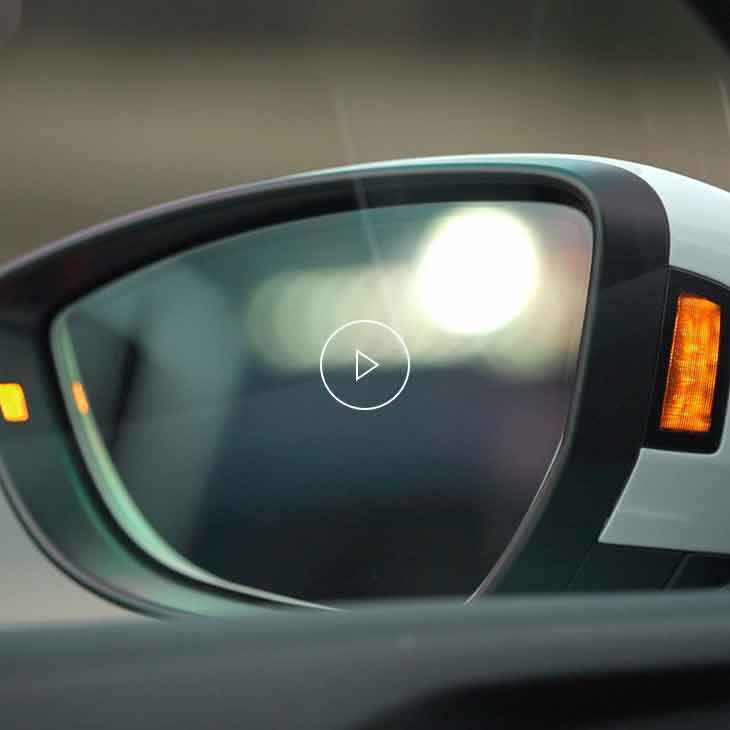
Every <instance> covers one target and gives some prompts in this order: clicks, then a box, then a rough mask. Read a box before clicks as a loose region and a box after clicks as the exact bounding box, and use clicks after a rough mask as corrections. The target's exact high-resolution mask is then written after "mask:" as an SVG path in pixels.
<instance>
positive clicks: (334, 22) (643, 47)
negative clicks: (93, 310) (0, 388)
mask: <svg viewBox="0 0 730 730" xmlns="http://www.w3.org/2000/svg"><path fill="white" fill-rule="evenodd" d="M3 2H8V7H11V5H12V2H9V0H0V5H2V4H3ZM16 3H17V0H16ZM17 4H18V5H19V3H17ZM18 15H19V16H20V24H19V28H18V29H17V32H15V33H14V34H13V35H12V37H11V38H10V39H6V40H5V41H4V43H3V44H2V47H0V215H1V221H2V225H1V227H0V261H4V260H7V259H8V258H10V257H11V256H13V255H15V254H18V253H20V252H23V251H27V250H29V249H32V248H34V247H37V246H39V245H42V244H43V243H45V242H47V241H49V240H52V239H54V238H57V237H59V236H61V235H64V234H66V233H69V232H72V231H74V230H76V229H78V228H81V227H84V226H88V225H90V224H93V223H96V222H99V221H101V220H104V219H107V218H109V217H112V216H116V215H119V214H122V213H125V212H127V211H130V210H133V209H136V208H140V207H144V206H149V205H154V204H156V203H160V202H163V201H166V200H169V199H173V198H177V197H181V196H185V195H189V194H192V193H198V192H202V191H205V190H208V189H211V188H219V187H224V186H227V185H234V184H237V183H242V182H247V181H253V180H257V179H261V178H267V177H271V176H276V175H284V174H287V173H291V172H299V171H304V170H308V169H312V168H320V167H325V166H331V165H339V164H342V163H346V162H353V161H367V160H378V159H384V158H393V157H406V156H418V155H434V154H452V153H471V152H485V153H486V152H505V151H520V152H535V151H541V152H548V151H549V152H575V153H590V154H600V155H609V156H614V157H621V158H627V159H632V160H639V161H643V162H647V163H651V164H655V165H659V166H664V167H668V168H670V169H674V170H678V171H681V172H684V173H686V174H689V175H692V176H695V177H698V178H701V179H704V180H707V181H709V182H712V183H714V184H717V185H720V186H724V187H730V132H729V131H728V119H729V118H730V103H728V98H727V93H726V90H725V89H726V88H727V86H729V85H730V56H729V55H728V54H727V52H726V51H725V50H724V49H723V48H722V47H721V46H720V44H719V43H718V42H717V41H716V40H715V38H714V37H713V36H712V35H710V33H709V31H708V30H707V29H706V27H705V26H704V25H703V24H702V23H701V22H700V20H699V19H698V18H697V17H695V16H694V15H693V14H692V12H691V11H690V10H689V9H688V8H687V7H686V6H685V5H684V4H682V3H681V2H674V1H672V0H659V1H654V2H642V3H637V2H636V1H635V0H633V1H626V0H613V2H610V3H597V2H583V1H582V0H573V1H570V0H540V1H536V2H514V0H511V1H504V0H498V1H488V0H487V1H485V0H481V1H480V0H449V2H443V1H440V0H369V2H367V3H350V2H342V0H340V2H325V1H324V0H321V1H318V2H291V1H287V0H266V2H255V3H252V2H244V1H241V0H179V1H178V2H170V1H169V0H157V1H156V2H149V0H125V2H123V3H117V2H114V3H112V2H108V3H107V2H100V0H77V1H74V0H69V1H68V2H63V3H59V2H55V1H53V0H36V1H29V2H26V3H25V4H24V5H23V6H22V13H20V14H18V13H16V12H14V11H13V10H12V8H11V9H10V10H6V11H5V12H4V13H0V23H1V22H3V18H5V21H4V22H5V24H6V26H7V28H10V25H11V24H13V23H14V24H15V25H17V18H18ZM7 28H6V33H5V35H6V36H7V35H10V34H11V32H12V29H11V30H7ZM2 38H3V34H2V33H0V39H2Z"/></svg>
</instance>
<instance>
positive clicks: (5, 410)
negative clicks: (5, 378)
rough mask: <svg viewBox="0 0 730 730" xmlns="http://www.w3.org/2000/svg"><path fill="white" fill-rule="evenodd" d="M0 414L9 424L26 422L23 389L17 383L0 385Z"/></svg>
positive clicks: (26, 405) (26, 407) (26, 406)
mask: <svg viewBox="0 0 730 730" xmlns="http://www.w3.org/2000/svg"><path fill="white" fill-rule="evenodd" d="M0 413H2V414H3V418H4V419H5V420H6V421H10V423H21V422H22V421H27V420H28V418H29V415H28V404H27V403H26V401H25V393H24V392H23V388H22V387H21V386H20V385H18V383H0Z"/></svg>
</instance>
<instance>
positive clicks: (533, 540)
mask: <svg viewBox="0 0 730 730" xmlns="http://www.w3.org/2000/svg"><path fill="white" fill-rule="evenodd" d="M484 199H489V200H512V199H530V200H540V201H558V202H568V204H570V205H572V206H575V207H578V208H579V209H580V210H582V211H583V212H584V213H585V214H586V215H587V216H588V218H589V219H590V221H591V223H592V226H593V231H594V251H593V258H592V267H591V273H590V286H589V292H588V302H587V307H586V315H585V324H584V330H583V335H582V341H581V346H580V352H579V356H578V365H577V376H576V383H575V389H574V395H573V399H572V403H571V406H570V411H569V415H568V420H567V426H566V430H565V433H564V436H563V439H562V442H561V444H560V447H559V449H558V451H557V453H556V455H555V458H554V460H553V462H552V464H551V466H550V469H549V472H548V474H547V477H546V478H545V480H544V482H543V484H542V486H541V487H540V490H539V492H538V494H537V496H536V498H535V500H534V501H533V503H532V505H531V507H530V509H529V511H528V513H527V515H526V517H525V518H524V520H523V521H522V524H521V525H520V527H519V529H518V531H517V534H516V535H515V537H514V538H513V540H512V541H511V543H510V544H509V546H508V548H507V550H506V552H505V553H504V555H503V556H502V558H501V559H500V560H499V561H498V562H497V564H496V565H495V566H494V568H493V569H492V570H491V571H490V573H489V574H488V575H486V576H485V579H484V581H483V582H482V584H481V585H480V587H479V588H478V589H477V591H476V592H475V593H474V595H473V596H472V599H475V598H477V597H480V596H483V595H487V594H490V593H494V592H502V593H505V592H507V593H514V592H546V591H562V590H592V589H601V590H610V589H622V588H644V589H650V588H661V587H663V586H664V585H665V584H666V583H667V582H668V581H669V580H670V579H671V578H672V576H673V575H675V573H676V572H677V570H678V569H679V567H680V565H681V564H682V563H683V561H684V560H685V559H686V558H687V556H688V554H689V553H691V552H692V551H695V550H698V549H699V550H703V549H707V547H706V545H704V546H703V545H697V544H696V543H695V542H693V541H692V540H690V539H685V537H686V535H687V534H689V533H688V532H687V531H685V532H684V533H683V532H682V528H681V527H680V528H677V525H678V524H679V523H680V522H681V518H682V515H678V519H677V520H675V521H674V522H672V521H671V520H666V519H665V520H664V522H663V523H662V522H661V518H662V516H661V514H660V510H661V502H659V501H658V500H659V499H660V485H661V484H662V483H663V482H662V480H666V479H667V478H668V477H667V474H668V473H674V474H676V476H675V477H674V478H673V481H672V494H673V495H675V496H676V500H675V505H676V509H677V510H684V511H686V510H690V511H692V514H693V517H692V519H693V520H694V524H695V528H697V526H698V525H699V523H698V522H697V520H699V519H708V514H710V516H712V518H713V519H714V520H715V522H714V523H713V524H719V523H718V522H717V521H718V520H720V519H721V517H722V515H724V511H723V510H718V508H717V504H718V503H717V501H715V502H714V503H712V502H711V500H718V499H720V500H722V495H720V489H719V478H720V474H721V473H722V464H723V459H724V457H723V456H722V455H723V453H724V449H723V448H722V444H721V438H720V437H721V435H722V432H723V428H724V411H725V406H726V402H727V386H728V382H727V381H728V377H727V350H728V347H727V342H728V337H727V332H726V329H727V328H726V327H725V326H724V321H725V318H726V316H727V289H726V286H727V285H728V284H730V258H728V256H727V254H726V253H725V251H724V249H723V246H724V241H723V240H722V239H723V231H724V230H725V228H726V227H727V225H728V224H730V220H726V219H727V218H730V215H729V214H728V213H726V212H725V211H727V210H728V194H727V193H725V192H723V191H719V190H716V189H714V188H711V187H710V186H707V185H703V184H702V183H698V182H696V181H692V180H689V179H687V178H683V177H681V176H679V175H674V174H672V173H668V172H664V171H661V170H656V169H654V168H649V167H645V166H642V165H637V164H633V163H623V162H618V161H613V160H603V159H599V158H585V157H573V156H559V155H514V156H509V155H497V156H472V157H463V158H435V159H426V160H413V161H403V162H392V163H382V164H374V165H363V166H358V167H352V168H344V169H340V170H333V171H325V172H320V173H314V174H308V175H298V176H294V177H291V178H285V179H281V180H275V181H272V182H266V183H260V184H255V185H247V186H242V187H240V188H234V189H229V190H224V191H220V192H215V193H210V194H207V195H202V196H198V197H195V198H191V199H188V200H184V201H180V202H177V203H172V204H169V205H165V206H161V207H159V208H155V209H152V210H148V211H143V212H141V213H137V214H133V215H130V216H126V217H124V218H121V219H118V220H116V221H113V222H111V223H109V224H105V225H102V226H97V227H95V228H92V229H89V230H87V231H84V232H82V233H80V234H78V235H75V236H72V237H69V238H67V239H63V240H62V241H59V242H58V243H56V244H53V245H51V246H50V247H48V248H46V249H43V250H41V251H39V252H37V253H35V254H33V255H32V256H29V257H27V258H25V259H22V260H20V261H18V262H17V263H14V264H12V265H11V266H10V267H8V268H6V269H4V270H3V271H2V273H1V275H0V312H1V313H2V314H1V315H0V351H2V352H3V361H2V364H0V382H3V383H17V384H19V385H20V386H21V387H22V389H23V393H24V396H25V399H26V402H27V408H28V413H29V418H28V419H27V420H24V421H22V422H12V421H10V420H7V419H5V420H1V421H0V476H1V477H2V482H3V486H4V488H5V491H6V494H7V496H8V498H9V499H10V501H11V503H12V504H13V506H14V507H15V509H16V511H17V513H18V515H19V516H20V518H21V519H22V521H23V523H24V524H25V526H26V528H27V529H28V531H29V532H30V534H31V535H32V536H33V537H34V539H35V540H36V541H37V542H38V544H39V545H40V546H41V548H42V549H44V550H45V552H46V553H47V554H48V555H49V556H50V557H51V558H52V559H53V560H54V561H55V562H56V563H57V564H58V565H59V566H60V567H61V568H63V569H64V570H65V571H66V572H67V573H68V574H69V575H71V576H72V577H74V578H75V579H77V580H78V581H80V582H81V583H83V584H84V585H86V586H87V587H89V588H91V589H92V590H94V591H96V592H98V593H100V594H102V595H104V596H106V597H108V598H111V599H112V600H115V601H117V602H119V603H122V604H124V605H127V606H129V607H131V608H134V609H136V610H139V611H143V612H148V613H152V614H163V615H164V614H168V613H178V612H183V613H199V614H204V615H212V614H215V615H218V614H222V613H229V612H237V611H240V610H242V609H246V608H248V609H249V610H250V609H251V608H252V606H254V605H258V606H261V605H267V604H269V603H271V602H272V599H271V598H270V597H268V596H264V595H261V594H259V593H257V592H255V591H251V592H248V593H246V592H244V595H242V592H241V591H234V590H230V589H229V588H228V587H226V586H220V585H218V586H216V585H211V584H209V583H206V581H205V580H201V579H199V578H196V577H195V576H190V575H184V574H182V573H181V572H179V571H176V570H174V569H172V568H170V567H169V566H166V565H164V564H162V563H161V562H160V561H159V560H155V559H154V558H153V557H151V556H150V555H149V554H147V553H145V552H144V551H143V550H141V549H140V548H139V546H138V545H136V544H135V543H134V542H133V541H132V540H130V539H129V536H128V535H127V534H125V532H124V530H122V529H121V528H120V526H119V524H118V523H117V521H116V520H115V519H114V518H113V517H112V515H111V514H110V512H109V510H108V509H107V507H106V506H105V505H104V503H103V501H102V500H101V499H100V498H99V494H98V493H97V492H96V490H95V488H94V485H93V480H92V479H91V476H90V474H89V472H88V469H87V466H86V464H85V463H84V459H83V456H82V454H81V453H80V450H79V445H78V442H77V440H76V438H75V437H74V434H73V430H72V428H71V424H70V421H69V417H68V414H67V411H66V409H65V407H64V400H63V394H62V393H61V389H60V386H59V382H58V381H57V380H56V378H55V376H54V372H53V361H52V355H51V351H50V343H49V328H50V324H51V321H52V320H53V318H54V316H55V315H56V314H57V313H58V312H59V311H60V310H61V309H62V308H64V307H66V306H67V305H69V304H70V303H72V302H74V301H75V300H77V299H79V298H80V297H82V296H84V295H86V294H87V293H89V292H90V291H92V290H94V289H96V288H98V287H100V286H102V285H105V284H108V283H110V282H112V281H114V280H116V279H117V278H119V277H121V276H124V275H125V274H128V273H129V272H131V271H134V270H137V269H140V268H141V267H144V266H148V265H150V264H153V263H155V262H157V261H160V260H161V259H163V258H165V257H168V256H172V255H175V254H179V253H181V252H184V251H187V250H190V249H192V248H194V247H198V246H204V245H205V244H206V243H209V242H211V241H215V240H219V239H222V238H225V237H226V236H230V235H234V234H239V233H241V232H243V231H251V230H255V229H258V228H261V227H264V226H270V225H274V224H279V223H286V222H289V221H293V220H297V219H301V218H306V217H313V216H318V215H323V214H329V213H335V212H343V211H352V210H358V209H363V210H366V209H369V208H377V207H383V206H392V205H405V204H409V203H423V202H443V201H446V200H484ZM679 291H682V292H690V293H696V294H698V295H701V296H704V297H706V298H708V299H710V300H711V301H713V302H715V303H716V304H717V305H718V307H719V308H720V313H721V322H722V324H721V325H720V340H719V350H718V366H717V380H716V386H715V387H716V390H715V395H714V400H713V413H712V427H711V430H710V431H709V432H707V433H699V434H694V435H687V434H684V435H682V437H681V438H679V439H674V441H673V442H672V443H669V441H671V440H672V438H671V436H670V437H668V440H667V434H665V433H664V434H663V433H662V429H660V427H659V420H658V419H659V417H660V406H658V405H657V403H658V402H660V401H661V400H662V399H663V396H664V390H665V383H664V381H663V380H662V378H663V377H664V376H665V375H666V369H665V370H662V368H663V367H664V368H666V367H667V365H666V353H667V351H668V349H669V350H671V346H672V333H673V331H674V322H673V321H672V318H673V311H674V309H673V307H674V308H675V309H676V301H675V303H674V304H673V297H674V298H675V299H676V297H675V295H676V294H677V293H678V292H679ZM662 438H664V439H665V440H664V441H662ZM718 445H719V446H720V450H719V451H716V449H717V448H718ZM711 451H715V453H712V454H708V453H707V452H711ZM728 458H730V457H728ZM707 464H714V469H715V471H714V472H713V473H714V474H716V475H717V479H714V481H713V484H714V487H712V488H710V487H707V488H704V492H703V495H704V497H703V498H699V499H698V497H697V494H696V493H695V496H694V497H691V496H690V497H688V496H687V495H688V494H689V493H690V492H691V490H692V489H693V488H695V487H696V482H697V481H698V479H699V478H700V477H699V474H701V473H702V471H701V470H702V469H703V468H704V467H705V466H706V465H707ZM637 475H638V476H637ZM654 475H660V476H654ZM627 482H628V486H627ZM646 485H650V486H646ZM661 498H665V495H661ZM704 498H706V499H707V500H708V501H707V502H704V503H703V504H702V506H699V505H698V503H699V502H702V499H704ZM637 505H638V507H637ZM713 505H714V506H713ZM641 510H644V512H645V513H646V514H645V516H644V517H643V518H642V517H641V515H640V513H641ZM59 515H63V519H59ZM637 515H639V518H637ZM654 517H656V520H657V521H656V522H655V528H653V529H647V528H646V524H647V520H649V521H652V520H654ZM637 520H638V521H637ZM642 520H643V522H642ZM632 521H633V522H632ZM629 522H632V525H633V526H629ZM660 523H661V524H663V525H664V526H667V525H668V527H667V528H666V529H665V528H664V527H662V526H661V524H660ZM683 534H684V537H683ZM694 534H697V530H695V533H694ZM710 547H712V548H713V549H714V550H715V551H717V552H726V553H729V554H730V544H727V545H725V544H724V543H723V542H722V540H720V541H719V542H718V540H717V539H716V540H714V541H713V542H712V543H711V545H710ZM653 548H661V549H653ZM720 548H722V549H720ZM242 598H243V599H245V600H242ZM273 602H275V601H273Z"/></svg>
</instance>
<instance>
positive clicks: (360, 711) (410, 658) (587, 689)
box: [0, 592, 730, 730]
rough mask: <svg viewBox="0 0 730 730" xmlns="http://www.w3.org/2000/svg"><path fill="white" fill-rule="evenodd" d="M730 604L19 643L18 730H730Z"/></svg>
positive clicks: (723, 597) (500, 609)
mask: <svg viewBox="0 0 730 730" xmlns="http://www.w3.org/2000/svg"><path fill="white" fill-rule="evenodd" d="M728 612H730V599H729V598H728V595H727V594H726V593H724V592H723V593H715V594H710V593H706V592H703V593H677V594H673V595H671V596H667V595H665V596H656V595H655V596H646V595H645V596H638V595H633V596H627V595H625V594H616V595H615V596H611V597H606V596H601V597H591V598H588V597H585V598H584V597H563V598H550V599H548V598H534V597H532V598H525V599H522V600H514V599H513V600H508V599H497V598H495V599H493V600H492V601H490V602H489V603H484V602H481V603H479V604H478V605H472V606H470V607H463V606H459V605H456V604H454V603H450V602H441V603H438V602H420V603H419V602H414V603H412V604H411V605H409V606H404V605H402V606H398V605H389V604H381V605H380V606H379V607H369V608H367V609H366V608H360V609H359V610H357V611H352V612H309V611H301V612H287V613H286V614H281V613H277V612H262V613H260V614H258V615H255V616H251V617H249V618H248V619H247V620H235V621H231V620H229V621H187V622H184V623H179V622H174V623H168V624H160V623H152V622H150V623H145V624H137V625H118V626H105V627H103V628H102V627H97V628H95V627H93V626H88V625H84V626H78V627H70V626H64V627H46V628H40V629H28V630H22V629H21V630H17V631H14V632H12V633H11V632H8V633H7V634H6V635H5V636H4V640H3V657H4V661H5V662H6V663H7V664H8V666H12V667H13V671H12V673H10V674H9V673H4V674H3V676H2V677H0V701H1V702H2V707H3V721H4V722H5V723H7V726H8V727H33V728H35V729H36V730H45V728H49V729H50V728H53V729H54V730H55V729H56V728H59V727H63V728H66V727H73V728H78V729H79V730H85V729H86V728H99V727H105V728H108V730H118V729H119V730H121V729H122V728H124V729H125V730H126V728H129V727H137V728H140V729H141V730H148V729H149V730H152V729H153V728H154V729H155V730H157V729H160V730H161V729H162V728H173V727H216V728H234V727H246V728H250V730H258V729H259V728H260V729H261V730H269V729H270V728H280V729H281V730H288V729H289V728H292V729H293V728H296V729H297V730H309V729H310V728H311V729H312V730H314V729H315V728H316V730H411V729H412V728H418V729H419V730H442V729H444V730H445V729H446V728H449V729H452V728H453V729H458V730H473V729H475V728H489V729H490V730H491V729H492V728H496V729H497V730H513V729H515V728H525V727H541V728H548V729H549V730H553V729H555V730H557V729H558V728H559V729H561V730H593V729H595V730H608V729H609V728H612V729H626V730H634V729H637V730H638V728H649V729H650V730H654V728H657V730H658V729H659V728H662V730H664V729H666V728H669V729H670V730H680V729H681V730H685V729H687V730H690V729H692V730H694V729H695V728H700V730H706V729H708V730H709V728H724V727H727V724H728V721H729V720H730V701H729V700H728V692H727V686H728V676H730V664H729V663H728V656H730V625H729V624H728V621H727V616H728Z"/></svg>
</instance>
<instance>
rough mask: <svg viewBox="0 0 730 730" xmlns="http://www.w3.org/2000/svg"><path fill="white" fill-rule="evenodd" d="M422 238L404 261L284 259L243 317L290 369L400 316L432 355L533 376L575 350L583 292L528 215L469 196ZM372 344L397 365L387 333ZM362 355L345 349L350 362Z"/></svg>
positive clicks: (437, 360)
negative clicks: (347, 331) (360, 330)
mask: <svg viewBox="0 0 730 730" xmlns="http://www.w3.org/2000/svg"><path fill="white" fill-rule="evenodd" d="M411 243H412V244H413V245H412V246H411V249H412V251H413V254H412V256H411V257H410V258H408V259H406V260H405V261H404V260H403V259H397V260H395V261H390V262H386V263H384V264H382V265H379V266H376V265H375V264H368V265H363V266H352V265H350V266H342V267H339V268H337V267H333V266H326V267H322V268H319V269H313V268H308V269H301V268H300V269H296V270H291V271H286V270H285V271H278V272H277V273H275V274H273V275H272V276H270V277H269V278H267V279H264V280H263V281H261V282H260V283H259V284H258V286H257V287H256V288H255V289H254V291H253V292H252V294H251V295H250V297H248V299H247V303H246V313H245V318H244V331H245V333H246V337H247V338H248V340H249V342H250V344H251V349H252V351H253V352H254V353H255V354H256V355H257V356H258V357H259V358H260V359H261V360H262V362H263V363H265V364H266V366H267V367H272V368H275V369H276V370H279V371H282V372H287V371H307V370H311V368H312V363H313V362H316V361H317V356H318V352H319V349H320V348H321V346H322V342H324V340H325V339H326V338H327V336H328V335H329V333H330V332H332V331H333V330H334V329H335V328H336V327H338V326H340V325H341V324H342V323H344V322H349V321H353V320H357V319H376V320H379V321H384V322H392V323H393V326H395V327H396V328H397V329H398V331H399V332H400V333H401V334H402V336H403V337H404V338H405V340H406V341H407V342H408V347H409V350H410V352H411V355H412V356H413V357H414V358H415V359H416V360H417V361H418V362H419V363H420V364H422V365H425V366H429V365H433V366H443V365H448V364H453V363H460V364H465V365H468V366H470V367H472V368H478V369H484V368H486V369H490V370H499V371H502V372H503V373H505V374H507V375H508V376H510V377H514V378H524V377H533V376H534V375H536V374H538V373H543V374H549V373H550V372H553V371H554V370H555V368H556V367H561V366H562V363H563V361H564V358H565V356H566V355H570V354H573V353H574V352H575V350H576V348H577V340H576V338H575V334H574V333H575V324H574V323H575V321H576V319H580V318H581V317H582V307H583V306H584V294H583V292H581V291H577V290H576V289H575V287H574V286H571V285H570V281H569V278H568V275H566V272H565V271H564V270H563V268H564V265H563V267H562V268H561V264H559V263H558V264H557V265H555V263H554V262H553V265H552V267H551V266H550V262H549V261H546V262H545V265H541V262H540V259H539V257H538V253H537V250H538V248H539V246H540V240H539V236H538V235H537V233H536V232H535V231H534V230H533V229H532V228H531V227H530V226H529V225H527V224H526V223H525V222H524V221H523V220H522V219H521V218H520V216H519V215H518V214H512V213H509V212H505V211H504V210H499V209H496V208H495V207H494V206H489V205H468V204H466V205H464V206H463V207H462V208H459V209H457V210H455V211H454V210H453V209H452V210H451V211H450V212H449V213H448V214H446V215H442V216H441V217H440V218H437V219H436V220H435V221H433V222H432V224H431V225H430V226H426V227H425V228H424V229H422V230H421V231H420V234H419V236H418V240H416V241H415V242H413V241H412V242H411ZM383 291H387V292H388V293H389V295H390V296H389V297H382V296H379V293H380V292H383ZM556 292H560V296H556ZM392 300H395V302H396V309H397V319H396V320H395V321H394V318H393V313H392V312H391V311H390V307H391V306H392V303H393V301H392ZM363 344H364V345H367V347H369V348H370V349H369V350H368V352H369V353H370V354H371V355H372V356H373V357H376V358H378V360H379V362H381V364H382V365H383V366H385V367H387V366H388V365H389V360H388V358H389V354H388V353H387V352H380V351H379V350H378V342H377V341H376V342H373V343H363ZM351 355H352V353H350V352H349V351H344V350H343V352H342V353H341V358H340V359H341V364H342V366H343V367H348V366H349V364H350V359H351ZM332 357H333V358H334V360H335V361H337V360H338V353H336V352H333V353H332ZM381 358H382V359H381ZM394 365H396V366H397V364H394Z"/></svg>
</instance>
